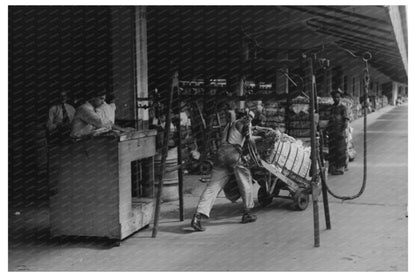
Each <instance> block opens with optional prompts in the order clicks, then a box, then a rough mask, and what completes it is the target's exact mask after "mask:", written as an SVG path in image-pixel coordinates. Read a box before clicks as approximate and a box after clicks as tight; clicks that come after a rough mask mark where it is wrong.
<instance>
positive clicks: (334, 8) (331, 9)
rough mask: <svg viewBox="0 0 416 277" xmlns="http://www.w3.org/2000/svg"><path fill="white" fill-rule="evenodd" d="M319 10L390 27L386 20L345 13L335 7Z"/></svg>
mask: <svg viewBox="0 0 416 277" xmlns="http://www.w3.org/2000/svg"><path fill="white" fill-rule="evenodd" d="M376 7H377V6H371V8H376ZM317 8H319V9H321V10H326V11H330V12H336V13H341V14H345V15H348V16H352V17H357V18H359V19H363V20H368V21H371V22H375V23H378V24H381V25H385V26H386V27H388V26H389V25H388V24H387V22H386V21H384V20H381V19H378V18H374V17H371V16H366V15H363V14H359V13H354V12H349V11H344V10H341V9H339V8H336V7H333V6H318V7H317ZM379 8H381V9H383V12H384V8H383V7H379Z"/></svg>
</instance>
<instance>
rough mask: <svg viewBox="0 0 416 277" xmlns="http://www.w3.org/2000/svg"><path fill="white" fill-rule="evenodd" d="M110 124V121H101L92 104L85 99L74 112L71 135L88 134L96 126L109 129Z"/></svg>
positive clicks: (96, 127)
mask: <svg viewBox="0 0 416 277" xmlns="http://www.w3.org/2000/svg"><path fill="white" fill-rule="evenodd" d="M111 126H112V124H111V123H110V122H103V120H102V119H101V117H100V115H99V113H97V111H96V110H95V108H94V106H93V105H91V104H90V103H89V102H88V101H87V102H85V103H84V104H83V105H81V106H80V107H79V108H78V109H77V111H76V113H75V116H74V120H73V121H72V132H71V137H81V136H84V135H89V134H92V133H93V131H94V130H96V129H98V128H103V127H104V128H108V129H111Z"/></svg>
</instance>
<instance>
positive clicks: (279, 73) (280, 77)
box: [276, 54, 289, 94]
mask: <svg viewBox="0 0 416 277" xmlns="http://www.w3.org/2000/svg"><path fill="white" fill-rule="evenodd" d="M288 59H289V55H288V54H282V55H279V54H278V55H277V60H278V61H279V60H288ZM283 73H286V74H289V69H288V68H287V67H286V68H282V69H277V70H276V94H288V93H289V80H288V79H287V77H286V76H285V75H284V74H283Z"/></svg>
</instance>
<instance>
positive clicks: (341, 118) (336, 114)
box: [327, 103, 349, 136]
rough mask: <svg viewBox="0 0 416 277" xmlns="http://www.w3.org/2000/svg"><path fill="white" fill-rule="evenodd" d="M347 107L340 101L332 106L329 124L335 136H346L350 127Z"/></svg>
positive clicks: (329, 129) (328, 128)
mask: <svg viewBox="0 0 416 277" xmlns="http://www.w3.org/2000/svg"><path fill="white" fill-rule="evenodd" d="M348 120H349V118H348V113H347V107H345V106H344V105H342V104H341V103H339V104H338V105H332V106H331V113H330V118H329V122H328V126H327V130H328V133H329V134H332V135H335V136H344V135H345V130H346V128H347V127H348Z"/></svg>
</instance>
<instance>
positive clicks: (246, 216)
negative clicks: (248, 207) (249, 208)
mask: <svg viewBox="0 0 416 277" xmlns="http://www.w3.org/2000/svg"><path fill="white" fill-rule="evenodd" d="M256 220H257V216H256V215H255V214H251V213H248V212H245V213H244V214H243V218H242V219H241V223H250V222H254V221H256Z"/></svg>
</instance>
